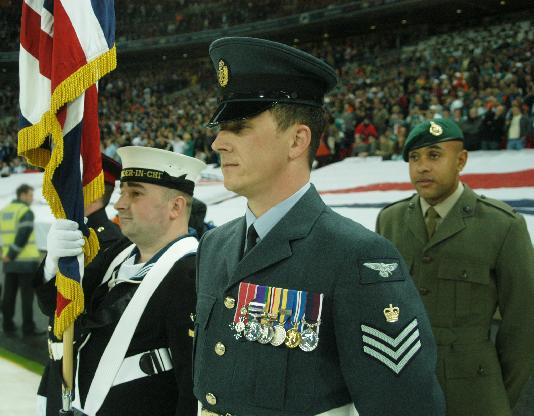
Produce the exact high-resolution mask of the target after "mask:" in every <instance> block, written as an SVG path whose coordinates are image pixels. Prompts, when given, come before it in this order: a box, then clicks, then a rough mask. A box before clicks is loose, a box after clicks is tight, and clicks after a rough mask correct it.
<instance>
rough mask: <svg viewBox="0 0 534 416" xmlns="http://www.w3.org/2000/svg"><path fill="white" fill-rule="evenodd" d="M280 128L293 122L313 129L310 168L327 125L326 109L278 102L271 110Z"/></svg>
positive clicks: (309, 156) (309, 158)
mask: <svg viewBox="0 0 534 416" xmlns="http://www.w3.org/2000/svg"><path fill="white" fill-rule="evenodd" d="M269 111H270V112H271V114H272V115H273V117H274V119H275V120H276V123H277V124H278V128H279V129H280V130H282V131H284V130H286V129H288V128H289V127H291V126H292V125H293V124H305V125H307V126H308V127H309V128H310V130H311V134H312V136H311V143H310V148H309V153H308V162H309V166H310V169H311V167H312V163H313V161H314V159H315V153H317V149H318V148H319V142H320V140H321V136H322V135H323V132H324V129H325V127H326V115H325V111H324V110H323V109H322V108H320V107H313V106H311V105H297V104H276V105H275V106H274V107H272V108H271V109H270V110H269Z"/></svg>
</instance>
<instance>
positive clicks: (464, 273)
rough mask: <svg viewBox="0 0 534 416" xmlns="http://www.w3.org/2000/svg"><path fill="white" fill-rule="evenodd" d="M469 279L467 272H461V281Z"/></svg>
mask: <svg viewBox="0 0 534 416" xmlns="http://www.w3.org/2000/svg"><path fill="white" fill-rule="evenodd" d="M468 277H469V275H468V274H467V271H465V270H464V271H463V272H462V279H467V278H468Z"/></svg>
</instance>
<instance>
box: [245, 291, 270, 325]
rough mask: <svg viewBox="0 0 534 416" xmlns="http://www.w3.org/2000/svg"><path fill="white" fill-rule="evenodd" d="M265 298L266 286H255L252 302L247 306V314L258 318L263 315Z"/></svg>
mask: <svg viewBox="0 0 534 416" xmlns="http://www.w3.org/2000/svg"><path fill="white" fill-rule="evenodd" d="M266 296H267V287H266V286H256V296H254V301H253V302H250V304H249V314H250V315H252V316H254V317H256V318H258V317H260V316H261V315H262V314H263V309H264V308H265V298H266Z"/></svg>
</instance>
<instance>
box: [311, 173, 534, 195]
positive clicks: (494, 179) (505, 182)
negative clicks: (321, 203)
mask: <svg viewBox="0 0 534 416" xmlns="http://www.w3.org/2000/svg"><path fill="white" fill-rule="evenodd" d="M461 179H462V182H463V183H466V184H467V185H469V186H470V187H471V188H473V189H495V188H521V187H528V186H534V169H527V170H521V171H519V172H509V173H470V174H466V175H462V176H461ZM413 189H414V187H413V185H412V184H411V183H410V182H384V183H375V184H371V185H365V186H357V187H355V188H345V189H335V190H332V191H321V192H320V194H348V193H353V192H373V191H408V190H413Z"/></svg>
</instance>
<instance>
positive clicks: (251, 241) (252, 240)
mask: <svg viewBox="0 0 534 416" xmlns="http://www.w3.org/2000/svg"><path fill="white" fill-rule="evenodd" d="M257 240H258V233H257V232H256V229H255V228H254V225H251V226H250V227H248V231H247V241H246V248H245V253H244V254H243V256H246V255H247V254H248V252H249V251H250V250H252V248H253V247H254V246H255V245H256V242H257Z"/></svg>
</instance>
